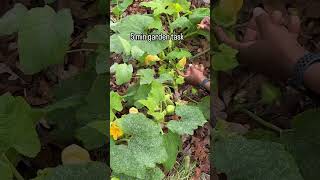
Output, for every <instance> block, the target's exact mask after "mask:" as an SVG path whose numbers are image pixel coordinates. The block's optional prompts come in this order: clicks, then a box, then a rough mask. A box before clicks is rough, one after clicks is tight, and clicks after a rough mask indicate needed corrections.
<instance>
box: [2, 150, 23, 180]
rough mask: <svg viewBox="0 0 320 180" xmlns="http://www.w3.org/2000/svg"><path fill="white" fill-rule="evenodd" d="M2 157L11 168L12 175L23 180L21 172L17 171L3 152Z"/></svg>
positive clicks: (18, 179)
mask: <svg viewBox="0 0 320 180" xmlns="http://www.w3.org/2000/svg"><path fill="white" fill-rule="evenodd" d="M2 156H3V158H4V159H5V160H6V161H7V162H8V164H9V166H10V168H11V170H12V171H13V175H14V177H16V178H17V180H24V178H23V177H22V176H21V174H20V173H19V172H18V171H17V169H16V167H14V165H13V164H12V163H11V161H10V160H9V159H8V157H7V156H6V155H5V154H4V153H3V154H2Z"/></svg>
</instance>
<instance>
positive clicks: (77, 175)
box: [33, 162, 110, 180]
mask: <svg viewBox="0 0 320 180" xmlns="http://www.w3.org/2000/svg"><path fill="white" fill-rule="evenodd" d="M108 169H109V168H108V166H107V165H105V164H103V163H101V162H90V163H87V164H77V165H63V166H62V165H61V166H58V167H56V168H47V169H44V170H41V171H39V172H38V176H37V177H36V178H34V179H33V180H89V179H94V180H106V179H109V177H110V173H109V171H108Z"/></svg>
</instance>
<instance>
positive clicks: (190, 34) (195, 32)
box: [184, 31, 198, 38]
mask: <svg viewBox="0 0 320 180" xmlns="http://www.w3.org/2000/svg"><path fill="white" fill-rule="evenodd" d="M197 33H198V32H197V31H194V32H191V33H189V34H187V35H185V36H184V38H188V37H190V36H192V35H195V34H197Z"/></svg>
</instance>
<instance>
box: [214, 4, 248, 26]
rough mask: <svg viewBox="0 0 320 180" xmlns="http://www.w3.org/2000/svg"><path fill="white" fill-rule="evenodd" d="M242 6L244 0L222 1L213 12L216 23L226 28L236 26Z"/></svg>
mask: <svg viewBox="0 0 320 180" xmlns="http://www.w3.org/2000/svg"><path fill="white" fill-rule="evenodd" d="M242 4H243V0H221V1H220V2H219V5H218V6H217V7H215V8H214V10H213V12H212V13H213V19H214V21H215V23H217V24H218V25H221V26H225V27H228V26H231V25H233V24H235V22H236V20H237V14H238V12H239V11H240V9H241V7H242Z"/></svg>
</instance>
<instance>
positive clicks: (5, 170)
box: [0, 155, 13, 180]
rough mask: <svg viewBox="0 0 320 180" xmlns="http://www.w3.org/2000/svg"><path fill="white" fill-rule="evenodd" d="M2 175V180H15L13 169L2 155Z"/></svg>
mask: <svg viewBox="0 0 320 180" xmlns="http://www.w3.org/2000/svg"><path fill="white" fill-rule="evenodd" d="M0 174H1V179H2V180H12V179H13V173H12V170H11V167H10V165H9V164H8V161H7V160H6V159H4V158H3V157H2V155H1V157H0Z"/></svg>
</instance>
